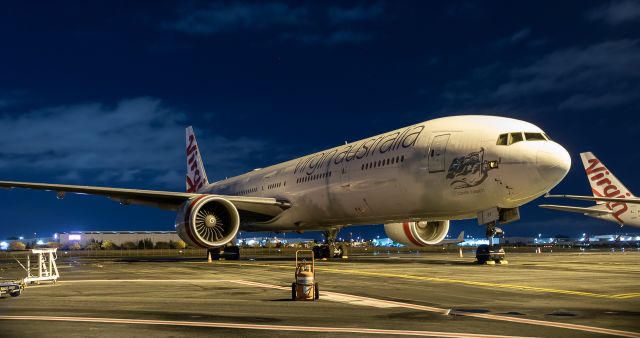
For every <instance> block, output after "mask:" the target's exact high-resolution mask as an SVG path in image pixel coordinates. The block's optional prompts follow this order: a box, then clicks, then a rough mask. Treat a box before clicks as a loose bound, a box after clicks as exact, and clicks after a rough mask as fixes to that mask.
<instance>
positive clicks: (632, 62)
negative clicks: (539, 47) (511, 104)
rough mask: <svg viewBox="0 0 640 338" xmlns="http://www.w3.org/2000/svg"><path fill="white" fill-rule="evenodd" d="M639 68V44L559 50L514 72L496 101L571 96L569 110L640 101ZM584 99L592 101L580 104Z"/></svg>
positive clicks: (498, 90)
mask: <svg viewBox="0 0 640 338" xmlns="http://www.w3.org/2000/svg"><path fill="white" fill-rule="evenodd" d="M638 64H640V44H639V41H638V40H617V41H607V42H604V43H599V44H595V45H591V46H588V47H585V48H577V47H574V48H568V49H564V50H559V51H556V52H553V53H550V54H548V55H546V56H543V57H541V58H539V59H538V60H537V61H535V62H534V63H532V64H530V65H528V66H525V67H521V68H516V69H513V70H511V71H510V72H509V74H508V80H507V81H506V82H504V83H502V84H500V85H499V86H498V87H497V88H496V89H495V91H494V92H493V93H492V97H493V98H499V99H514V98H519V97H531V96H532V95H538V94H544V93H569V94H572V95H574V96H573V97H572V98H570V99H568V100H567V101H565V102H564V105H563V107H565V108H572V109H587V108H593V107H595V106H597V107H603V106H614V105H617V104H621V103H626V102H629V101H633V100H636V99H638V97H639V95H640V94H639V92H638V89H640V88H638V85H637V80H638V78H640V67H637V65H638ZM581 96H582V97H584V98H589V99H588V100H587V101H584V102H582V103H579V102H578V101H577V100H578V99H579V98H580V97H581ZM598 97H599V98H598ZM588 101H591V103H593V105H589V104H588Z"/></svg>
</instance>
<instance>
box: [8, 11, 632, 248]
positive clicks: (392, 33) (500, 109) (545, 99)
mask: <svg viewBox="0 0 640 338" xmlns="http://www.w3.org/2000/svg"><path fill="white" fill-rule="evenodd" d="M0 46H1V47H0V180H15V181H33V182H48V183H66V184H83V185H99V186H112V187H126V188H144V189H156V190H175V191H183V190H184V187H185V183H184V171H185V168H184V167H185V160H184V146H185V145H184V142H185V141H184V128H185V127H186V126H188V125H193V126H194V127H195V130H196V134H197V136H198V142H199V145H200V148H201V149H202V152H203V157H204V161H205V166H206V170H207V174H208V176H209V180H210V181H215V180H218V179H222V178H225V177H227V176H234V175H237V174H240V173H243V172H245V171H248V170H251V169H253V168H257V167H264V166H268V165H270V164H274V163H278V162H281V161H284V160H288V159H291V158H294V157H298V156H301V155H305V154H307V153H310V152H313V151H318V150H322V149H324V148H329V147H333V146H336V145H339V144H342V143H344V141H354V140H357V139H360V138H364V137H367V136H371V135H375V134H378V133H382V132H385V131H389V130H392V129H396V128H400V127H403V126H406V125H409V124H413V123H417V122H421V121H425V120H428V119H432V118H435V117H441V116H448V115H458V114H491V115H500V116H507V117H513V118H518V119H523V120H526V121H529V122H532V123H534V124H536V125H538V126H539V127H541V128H542V129H544V130H545V131H546V132H547V133H548V134H549V135H550V136H551V137H552V138H553V139H554V140H556V141H557V142H559V143H560V144H562V145H563V146H564V147H565V148H567V150H568V151H569V153H570V154H571V156H572V158H573V166H572V168H571V171H570V173H569V174H568V176H567V177H566V178H565V180H564V181H563V182H562V183H561V184H560V185H559V186H558V187H556V188H555V189H554V190H553V192H554V193H569V194H589V193H590V188H589V186H588V184H587V180H586V176H585V174H584V171H583V168H582V165H581V162H580V158H579V155H578V154H579V153H580V152H582V151H592V152H594V153H595V154H596V156H598V157H599V158H600V160H602V161H603V162H604V163H605V164H606V165H607V166H608V167H609V169H611V170H612V171H613V172H614V173H615V175H616V176H617V177H618V178H619V179H620V180H621V181H622V182H624V183H625V185H626V186H627V187H628V188H629V189H631V190H632V191H635V192H636V193H637V192H638V191H640V179H639V177H640V175H638V165H640V152H639V151H638V139H639V136H640V114H638V113H639V112H638V108H637V107H638V106H639V104H640V1H631V0H627V1H610V2H608V1H582V0H581V1H529V2H525V1H504V2H492V1H482V2H477V1H444V2H441V3H440V2H430V1H429V2H428V1H415V2H412V1H373V2H369V1H337V2H329V1H319V2H308V1H305V2H302V1H296V2H283V1H273V2H269V1H255V2H241V1H224V2H197V1H196V2H189V1H112V0H110V1H69V2H64V1H47V2H42V3H37V2H28V1H11V2H4V3H3V6H2V9H1V10H0ZM541 203H554V204H560V203H565V204H571V205H580V206H583V205H589V203H580V202H577V201H551V200H545V199H542V198H541V199H538V200H536V201H534V202H532V203H530V204H528V205H526V206H524V207H522V208H521V215H522V218H523V219H522V220H521V221H519V222H517V223H513V224H509V225H506V226H505V232H506V234H507V235H510V236H516V235H533V234H538V233H542V234H543V236H555V235H558V234H564V235H576V234H579V233H583V232H589V233H592V234H605V233H612V232H616V231H620V229H619V227H618V226H617V225H616V224H613V223H608V222H604V221H598V220H594V219H590V218H587V217H583V216H581V215H575V214H568V213H561V212H557V211H551V210H543V209H540V208H538V207H537V205H538V204H541ZM0 213H1V215H2V217H1V218H0V222H1V223H0V224H1V226H0V238H2V237H7V236H12V235H16V236H17V235H23V236H25V237H32V235H33V233H34V232H35V233H38V236H41V235H48V236H50V235H51V234H52V233H54V232H60V231H72V230H172V229H173V222H174V218H175V215H174V213H173V212H168V211H162V210H157V209H153V208H149V207H142V206H126V207H125V206H120V205H119V204H117V203H115V202H112V201H110V200H108V199H106V198H103V197H94V196H81V195H72V194H69V195H67V197H66V198H65V199H64V200H57V199H56V197H55V194H54V193H52V192H43V191H31V190H20V189H17V190H0ZM462 229H464V230H465V231H466V232H467V233H468V234H475V235H480V234H482V233H484V228H483V227H480V226H478V225H476V221H475V220H470V221H460V222H453V224H452V230H451V235H453V236H455V235H457V233H458V232H459V231H460V230H462ZM625 230H626V231H633V230H634V229H633V228H623V229H622V231H625ZM349 232H353V233H354V236H355V235H356V234H359V235H366V236H374V235H378V234H379V235H383V234H382V228H381V226H379V225H378V226H369V227H356V228H350V230H346V231H343V233H342V235H343V236H345V235H348V233H349ZM305 236H307V234H305Z"/></svg>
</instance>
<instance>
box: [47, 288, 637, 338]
mask: <svg viewBox="0 0 640 338" xmlns="http://www.w3.org/2000/svg"><path fill="white" fill-rule="evenodd" d="M83 282H89V283H106V282H108V283H116V282H154V283H158V282H182V283H185V282H186V283H188V282H194V283H222V282H227V283H236V284H241V285H247V286H255V287H261V288H269V289H277V290H290V289H289V287H285V286H279V285H272V284H265V283H258V282H251V281H246V280H224V279H221V280H211V279H116V280H109V279H93V280H75V281H64V283H83ZM58 283H63V282H62V281H59V282H58ZM327 297H328V298H327ZM320 298H321V299H324V298H327V299H328V300H333V301H337V302H348V303H350V304H354V305H368V304H375V305H374V306H377V307H382V306H383V304H384V305H385V307H389V308H391V307H401V308H408V309H415V310H422V311H428V312H436V313H440V314H443V315H455V316H465V317H475V318H482V319H489V320H497V321H504V322H512V323H519V324H529V325H539V326H546V327H556V328H562V329H569V330H578V331H585V332H593V333H600V334H608V335H614V336H620V337H632V338H640V333H638V332H631V331H622V330H614V329H606V328H600V327H595V326H586V325H578V324H569V323H560V322H552V321H545V320H536V319H527V318H520V317H510V316H502V315H492V314H487V313H473V312H464V311H455V310H451V309H443V308H437V307H431V306H424V305H417V304H411V303H402V302H396V301H390V300H383V299H376V298H369V297H363V296H356V295H348V294H344V293H338V292H330V291H320ZM358 301H360V302H359V303H358Z"/></svg>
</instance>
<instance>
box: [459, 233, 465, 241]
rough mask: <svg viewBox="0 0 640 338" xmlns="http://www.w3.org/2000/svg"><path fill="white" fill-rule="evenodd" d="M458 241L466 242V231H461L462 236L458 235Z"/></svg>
mask: <svg viewBox="0 0 640 338" xmlns="http://www.w3.org/2000/svg"><path fill="white" fill-rule="evenodd" d="M458 240H459V241H463V242H464V230H462V231H460V234H459V235H458Z"/></svg>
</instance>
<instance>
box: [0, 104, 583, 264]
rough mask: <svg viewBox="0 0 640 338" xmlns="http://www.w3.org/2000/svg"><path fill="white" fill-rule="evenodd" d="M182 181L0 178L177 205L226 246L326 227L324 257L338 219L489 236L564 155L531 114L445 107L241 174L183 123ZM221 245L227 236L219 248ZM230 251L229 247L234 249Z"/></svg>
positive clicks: (425, 241)
mask: <svg viewBox="0 0 640 338" xmlns="http://www.w3.org/2000/svg"><path fill="white" fill-rule="evenodd" d="M186 141H187V148H186V155H187V177H186V181H187V191H186V192H172V191H171V192H170V191H151V190H137V189H119V188H106V187H92V186H76V185H60V184H43V183H26V182H0V187H5V188H31V189H41V190H51V191H56V192H57V194H58V197H59V198H62V197H64V193H65V192H72V193H80V194H93V195H103V196H106V197H109V198H111V199H113V200H116V201H119V202H121V203H122V204H143V205H149V206H153V207H158V208H163V209H170V210H175V211H177V218H176V224H175V227H176V230H177V233H178V234H179V236H180V237H181V238H182V239H184V241H185V242H187V243H188V244H190V245H193V246H197V247H203V248H209V249H210V252H213V254H214V255H216V254H219V250H220V248H223V250H224V251H226V252H227V253H228V252H229V251H231V252H232V254H233V255H237V254H238V248H237V247H236V246H233V245H228V244H232V243H230V242H232V240H233V239H234V237H236V234H237V233H238V231H239V230H240V229H242V231H276V232H285V231H296V232H303V231H307V230H324V231H325V236H326V237H327V240H328V243H329V244H328V245H325V246H324V247H323V248H322V250H319V251H321V252H319V253H321V255H322V256H324V257H327V256H334V255H335V256H340V255H341V254H344V252H343V250H345V248H344V247H343V246H336V245H335V238H336V236H337V233H338V231H339V229H340V228H342V227H345V226H352V225H368V224H379V223H383V224H385V231H386V232H387V235H388V236H389V237H390V238H391V239H393V240H394V241H396V242H399V243H402V244H406V245H410V246H424V245H433V244H438V243H440V242H441V241H442V240H443V239H444V238H445V236H446V235H447V232H448V230H449V221H450V220H459V219H469V218H478V219H479V223H480V224H486V227H487V236H488V237H490V238H493V236H494V235H495V234H500V233H501V230H500V229H499V228H497V227H496V224H497V223H498V222H503V223H506V222H510V221H514V220H517V219H519V212H518V207H519V206H521V205H523V204H525V203H527V202H529V201H532V200H534V199H535V198H537V197H539V196H542V195H544V194H545V193H547V192H548V191H549V190H550V189H551V188H553V187H554V186H555V185H556V184H558V183H559V182H560V181H561V180H562V179H563V178H564V177H565V175H566V174H567V172H568V170H569V168H570V166H571V158H570V157H569V154H568V153H567V151H566V150H565V149H564V148H563V147H562V146H560V145H559V144H558V143H556V142H554V141H551V140H550V139H549V138H548V136H547V135H546V134H545V133H544V132H543V131H542V130H541V129H540V128H538V127H537V126H535V125H533V124H531V123H527V122H524V121H519V120H515V119H510V118H503V117H494V116H453V117H444V118H439V119H435V120H431V121H427V122H422V123H418V124H415V125H412V126H408V127H405V128H401V129H398V130H394V131H390V132H387V133H384V134H381V135H376V136H372V137H369V138H366V139H363V140H360V141H356V142H353V143H349V144H345V145H341V146H338V147H335V148H331V149H327V150H324V151H321V152H317V153H313V154H310V155H307V156H303V157H300V158H296V159H293V160H290V161H287V162H284V163H280V164H276V165H273V166H270V167H267V168H262V169H255V170H253V171H251V172H248V173H245V174H242V175H240V176H236V177H232V178H228V179H225V180H221V181H218V182H215V183H209V181H208V179H207V175H206V173H205V169H204V166H203V161H202V157H201V155H200V149H199V148H198V144H197V142H196V138H195V135H194V133H193V129H192V128H191V127H189V128H187V130H186ZM225 246H227V248H224V247H225ZM236 257H237V256H236Z"/></svg>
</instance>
